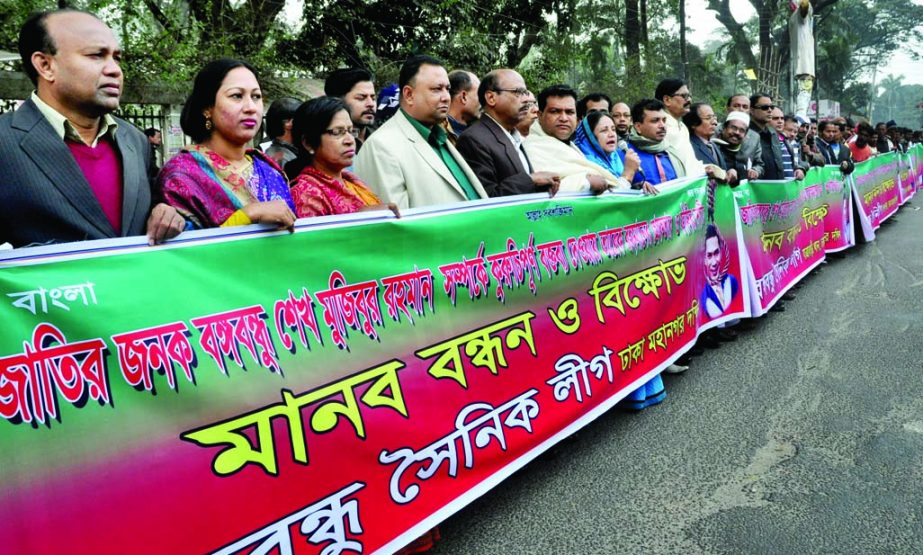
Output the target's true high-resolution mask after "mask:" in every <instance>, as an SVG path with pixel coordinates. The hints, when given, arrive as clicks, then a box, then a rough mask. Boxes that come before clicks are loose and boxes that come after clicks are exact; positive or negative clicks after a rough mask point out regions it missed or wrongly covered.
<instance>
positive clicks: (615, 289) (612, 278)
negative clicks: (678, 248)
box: [587, 256, 686, 324]
mask: <svg viewBox="0 0 923 555" xmlns="http://www.w3.org/2000/svg"><path fill="white" fill-rule="evenodd" d="M670 278H673V284H676V285H681V284H682V283H683V282H684V281H685V279H686V257H685V256H680V257H678V258H674V259H673V260H670V261H668V262H664V261H663V260H660V261H658V263H657V264H656V265H655V266H651V267H650V268H645V269H643V270H641V271H638V272H635V273H634V274H631V275H628V276H625V277H623V278H619V277H618V276H617V275H616V274H614V273H612V272H609V271H605V272H600V274H599V275H598V276H596V279H595V280H594V281H593V287H592V288H591V289H590V290H589V291H587V293H588V294H590V295H591V296H592V297H593V302H594V304H595V306H596V317H597V319H598V320H599V322H600V323H602V324H605V323H606V319H605V316H603V307H604V306H605V307H608V308H615V309H616V310H618V311H619V312H621V313H622V315H623V316H625V315H626V309H625V307H626V306H627V307H628V308H632V309H634V308H638V306H640V304H641V298H640V295H632V293H631V290H630V289H631V286H634V288H635V289H636V290H637V291H638V292H639V293H640V294H643V295H649V296H653V297H654V298H656V299H660V289H661V288H664V289H666V292H667V294H668V295H669V294H671V293H672V292H673V284H671V283H670ZM600 297H602V298H600Z"/></svg>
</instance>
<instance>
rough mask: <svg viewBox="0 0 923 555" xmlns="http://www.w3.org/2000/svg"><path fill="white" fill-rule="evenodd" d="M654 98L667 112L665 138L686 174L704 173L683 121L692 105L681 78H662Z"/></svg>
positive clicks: (687, 89)
mask: <svg viewBox="0 0 923 555" xmlns="http://www.w3.org/2000/svg"><path fill="white" fill-rule="evenodd" d="M654 98H656V99H657V100H659V101H660V102H662V103H663V106H664V110H665V111H666V112H667V120H666V126H667V127H666V129H667V135H666V138H665V140H666V143H667V145H669V146H670V147H672V148H673V150H674V151H675V153H676V155H677V156H679V158H680V159H681V160H682V162H683V166H684V167H685V171H686V175H702V174H704V173H705V166H704V165H702V163H701V162H699V159H698V158H696V157H695V152H693V150H692V143H691V142H690V141H689V129H688V128H686V124H684V123H683V116H685V115H686V114H688V113H689V108H690V107H691V106H692V94H690V93H689V87H688V86H687V85H686V83H685V82H684V81H683V80H681V79H664V80H663V81H661V82H660V83H659V84H658V85H657V89H656V91H654Z"/></svg>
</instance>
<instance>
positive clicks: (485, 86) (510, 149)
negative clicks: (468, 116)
mask: <svg viewBox="0 0 923 555" xmlns="http://www.w3.org/2000/svg"><path fill="white" fill-rule="evenodd" d="M528 94H529V90H528V89H526V83H525V81H524V80H523V78H522V76H521V75H519V74H518V73H516V72H515V71H513V70H511V69H497V70H494V71H491V72H490V73H488V74H487V75H485V76H484V78H483V79H481V85H480V86H479V87H478V99H479V100H480V101H481V107H482V108H483V110H484V116H483V117H482V118H481V119H479V120H478V121H477V122H475V123H473V124H471V126H470V127H468V129H466V130H465V132H464V133H462V134H461V136H460V137H459V138H458V143H457V144H456V148H458V151H459V152H460V153H461V155H462V156H463V157H464V158H465V161H466V162H468V165H469V166H471V169H472V170H474V173H475V174H477V176H478V179H479V180H480V181H481V185H483V186H484V190H485V191H487V194H488V195H489V196H491V197H501V196H506V195H520V194H524V193H536V192H544V191H548V192H550V193H551V194H552V195H554V194H555V193H556V192H557V191H558V187H560V185H561V178H560V177H559V176H558V175H556V174H554V173H551V172H547V171H540V172H537V171H533V169H532V164H531V163H530V162H529V157H528V156H527V155H526V151H525V148H523V146H522V135H520V134H519V131H518V130H517V129H516V125H517V124H518V123H519V122H520V121H522V120H523V119H524V118H526V117H527V116H528V113H529V107H528V106H527V105H526V104H525V103H524V102H523V99H524V98H525V97H526V96H527V95H528Z"/></svg>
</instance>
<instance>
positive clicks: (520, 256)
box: [487, 233, 542, 302]
mask: <svg viewBox="0 0 923 555" xmlns="http://www.w3.org/2000/svg"><path fill="white" fill-rule="evenodd" d="M487 260H488V261H489V262H490V273H491V275H492V276H493V277H494V280H496V282H497V289H496V295H497V299H498V300H499V301H500V302H504V301H505V300H506V293H505V292H504V290H503V288H504V286H505V287H506V288H507V289H513V287H518V286H520V285H522V284H524V283H525V281H526V278H528V280H529V290H530V291H532V294H533V295H534V294H535V291H536V286H535V278H536V276H537V277H538V279H539V280H541V279H542V274H541V272H540V271H539V269H538V261H537V260H536V258H535V235H534V234H532V233H530V234H529V242H528V243H527V244H526V246H525V247H524V248H522V249H517V248H516V241H515V240H514V239H513V238H512V237H509V238H507V240H506V250H505V251H501V252H500V253H498V254H491V255H489V256H488V257H487Z"/></svg>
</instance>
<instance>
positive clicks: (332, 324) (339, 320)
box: [315, 270, 385, 350]
mask: <svg viewBox="0 0 923 555" xmlns="http://www.w3.org/2000/svg"><path fill="white" fill-rule="evenodd" d="M328 284H329V286H330V289H328V290H326V291H320V292H318V293H317V294H316V295H315V296H316V297H317V300H318V301H320V303H321V304H322V305H324V323H325V324H327V327H329V328H330V336H331V338H332V339H333V342H334V344H336V346H337V347H339V348H340V349H346V350H349V347H348V346H347V345H346V339H347V338H348V337H349V332H348V331H347V330H348V328H352V329H354V330H357V331H362V333H364V334H365V335H366V336H368V337H369V339H374V340H376V341H377V340H378V330H376V329H375V326H376V325H378V326H384V324H385V322H384V320H383V319H382V316H381V306H380V305H379V304H378V282H377V281H375V280H371V281H364V282H362V283H356V284H353V285H349V284H348V283H346V278H344V277H343V274H342V273H340V272H339V271H338V270H334V271H333V272H331V273H330V280H329V281H328ZM360 317H361V318H360Z"/></svg>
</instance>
